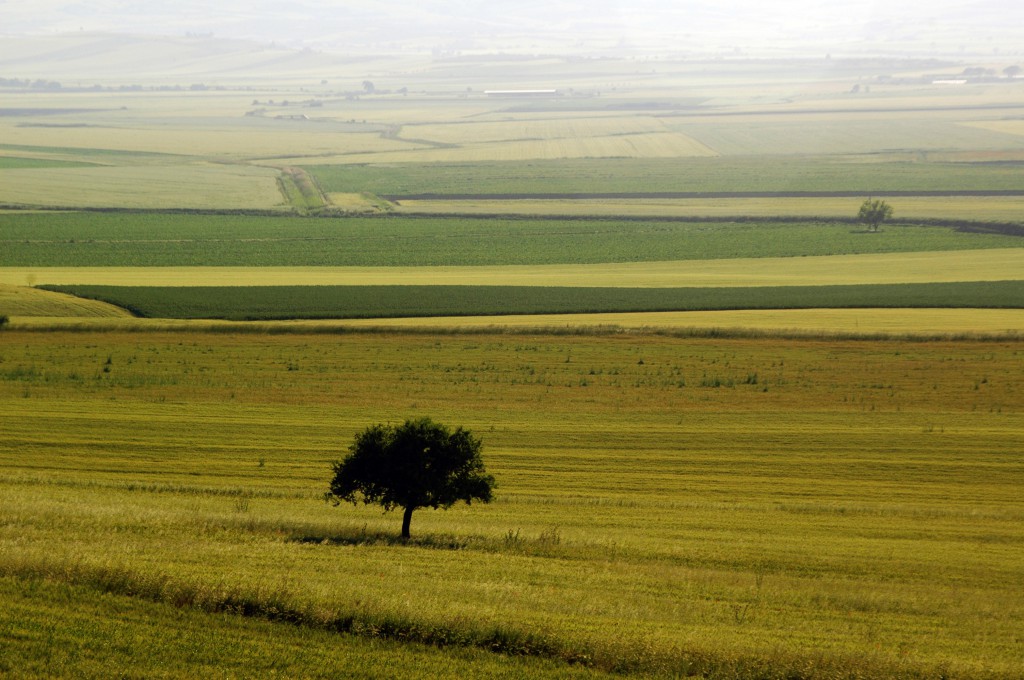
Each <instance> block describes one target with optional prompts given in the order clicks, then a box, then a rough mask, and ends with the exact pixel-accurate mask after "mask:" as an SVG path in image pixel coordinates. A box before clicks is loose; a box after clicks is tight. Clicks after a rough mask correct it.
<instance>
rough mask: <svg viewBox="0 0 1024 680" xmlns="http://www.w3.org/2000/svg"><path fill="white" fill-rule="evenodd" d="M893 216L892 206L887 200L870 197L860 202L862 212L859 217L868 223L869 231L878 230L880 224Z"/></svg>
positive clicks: (858, 214)
mask: <svg viewBox="0 0 1024 680" xmlns="http://www.w3.org/2000/svg"><path fill="white" fill-rule="evenodd" d="M890 217H892V206H891V205H889V204H888V203H886V202H885V201H879V200H875V201H872V200H871V199H870V198H868V199H865V201H864V202H863V203H861V204H860V212H859V213H857V219H859V220H860V221H861V222H863V223H864V224H866V225H868V231H878V225H880V224H881V223H882V222H885V221H886V220H887V219H889V218H890Z"/></svg>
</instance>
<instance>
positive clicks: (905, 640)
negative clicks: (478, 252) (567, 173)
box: [0, 330, 1024, 678]
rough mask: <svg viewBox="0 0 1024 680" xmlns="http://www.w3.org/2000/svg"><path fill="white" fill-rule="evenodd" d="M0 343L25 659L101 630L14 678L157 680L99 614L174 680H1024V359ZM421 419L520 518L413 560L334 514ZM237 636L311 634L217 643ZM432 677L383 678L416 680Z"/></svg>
mask: <svg viewBox="0 0 1024 680" xmlns="http://www.w3.org/2000/svg"><path fill="white" fill-rule="evenodd" d="M0 343H2V344H0V355H2V359H3V360H2V362H0V403H2V404H3V408H4V412H5V414H6V415H7V416H8V418H5V437H4V440H3V442H2V443H0V485H2V486H3V487H4V489H3V492H4V498H5V502H4V504H3V507H2V509H0V513H2V514H3V520H4V521H3V522H2V523H0V527H2V528H0V543H2V545H3V550H0V555H2V557H0V571H2V572H3V574H4V575H5V576H6V578H5V580H4V582H3V587H4V588H5V589H6V592H7V593H9V594H10V599H11V601H13V602H14V603H15V605H16V608H15V609H14V610H13V611H15V612H17V614H16V618H15V620H17V621H20V622H21V623H19V624H17V625H18V626H19V628H18V630H21V631H35V630H38V628H36V626H42V627H43V629H44V630H46V628H45V624H42V623H31V622H35V621H39V620H40V618H41V616H45V612H48V611H61V610H62V609H63V608H65V607H67V608H71V607H74V608H75V611H76V612H77V613H75V614H74V616H73V620H74V621H75V622H76V625H75V627H74V628H73V629H72V632H69V633H67V634H66V635H67V636H69V637H72V636H79V635H98V636H99V638H100V640H101V641H100V642H99V643H94V644H93V645H91V646H90V651H89V652H82V653H80V654H79V655H78V656H77V657H76V656H75V652H74V650H77V649H80V648H81V647H80V644H81V643H77V642H74V641H72V644H70V645H67V646H62V649H65V650H71V651H69V652H68V654H67V655H66V656H65V655H55V656H54V655H51V656H50V657H49V658H51V659H52V661H51V662H49V663H50V664H51V665H50V666H46V665H44V664H43V662H42V661H40V657H42V656H44V655H45V654H46V652H45V651H41V650H46V649H48V648H49V647H50V646H51V645H52V643H49V642H41V641H40V638H41V637H43V636H45V635H47V634H46V633H45V632H38V633H35V632H33V633H30V634H21V635H19V636H17V637H16V638H15V639H14V640H12V642H11V644H10V645H9V647H10V650H13V651H9V652H8V653H7V654H5V658H8V659H20V658H27V659H35V660H36V661H35V662H34V663H37V664H39V665H38V666H35V667H37V668H41V669H50V670H54V671H55V672H56V671H57V670H59V669H61V668H70V669H77V668H83V669H85V670H86V671H88V669H90V668H94V667H95V666H94V665H90V664H93V663H95V662H93V661H90V659H92V658H100V659H109V658H114V659H117V658H125V657H126V656H127V657H128V658H132V656H133V654H134V653H133V652H132V650H131V644H132V643H125V644H122V645H119V646H118V647H116V648H115V649H110V650H106V649H105V645H106V643H105V642H102V640H105V639H109V637H108V636H109V635H111V634H116V633H108V632H105V630H109V629H110V627H111V626H113V625H115V624H112V623H103V622H102V620H103V617H102V616H100V615H98V614H96V615H94V614H93V613H92V612H95V611H97V609H99V610H100V611H112V610H113V611H132V612H134V613H133V614H132V616H133V617H136V619H137V620H138V621H140V622H141V625H140V626H139V627H138V628H136V631H137V632H136V633H135V634H134V635H133V637H132V638H131V639H132V641H133V642H134V641H135V640H139V642H137V643H134V644H147V640H148V638H149V637H150V636H152V637H158V636H159V637H161V638H162V641H160V642H154V650H153V653H152V656H151V657H149V658H150V659H151V661H149V662H147V663H152V664H153V666H152V667H154V668H160V667H163V666H164V662H163V661H161V659H163V658H169V660H168V661H167V662H166V665H168V666H171V667H174V664H175V663H186V664H187V663H198V662H201V661H202V660H203V659H211V662H212V663H217V662H216V661H212V660H214V659H218V658H220V657H221V656H223V659H224V660H223V663H224V664H227V665H228V667H230V664H232V663H237V662H236V661H234V659H238V658H239V656H240V655H244V654H248V653H249V652H248V650H253V651H252V652H251V653H252V655H253V657H255V658H250V660H249V661H247V663H257V664H258V663H268V662H267V661H263V660H265V659H268V658H275V655H281V656H282V657H283V660H282V661H281V663H283V664H292V665H291V666H288V665H285V666H284V667H292V668H298V669H301V668H303V667H304V666H302V665H301V664H302V663H304V662H301V661H299V660H295V658H294V656H290V655H289V653H288V652H286V651H285V650H284V649H282V647H281V645H280V644H277V643H271V642H269V641H267V642H263V641H264V640H267V639H268V637H269V636H274V637H275V639H278V640H290V639H295V640H298V639H301V640H302V643H301V644H303V645H307V644H308V645H310V646H311V648H312V649H313V650H315V652H313V653H314V654H330V653H335V654H336V653H337V650H338V647H337V645H343V646H344V649H346V650H350V651H347V652H345V653H346V654H353V655H360V656H359V657H358V658H364V657H363V656H361V654H362V653H361V652H358V651H353V650H355V649H359V648H360V646H361V645H362V644H363V643H361V642H359V641H350V640H349V639H348V638H341V639H340V640H337V639H334V638H332V637H331V636H330V635H326V634H324V633H322V632H320V631H323V630H324V629H325V628H329V627H330V626H331V625H334V624H332V623H331V622H332V621H340V620H345V621H350V623H349V624H348V630H351V631H353V632H356V633H358V634H359V635H361V636H362V638H367V639H369V640H370V641H372V640H373V639H376V638H379V637H388V636H391V635H394V636H396V637H399V638H401V637H403V636H406V637H410V638H416V637H426V638H430V636H431V635H433V636H434V637H433V638H430V639H434V640H435V641H436V640H438V639H439V638H438V636H446V638H445V639H451V640H459V639H462V640H465V641H468V642H470V643H472V641H473V640H483V639H486V638H487V636H488V635H492V634H494V632H495V631H500V636H499V638H495V639H501V640H503V641H504V643H507V644H510V645H513V646H514V645H515V644H521V645H526V646H527V647H529V646H530V645H533V647H531V649H535V650H536V651H538V652H540V653H544V654H550V655H552V656H554V657H556V658H575V659H577V660H582V661H584V662H585V663H590V664H592V665H593V666H595V667H596V668H598V669H604V670H609V669H618V670H620V671H631V672H650V673H659V674H668V675H672V674H683V675H686V674H703V675H705V676H707V677H719V678H749V677H763V676H764V675H766V674H767V675H772V676H774V675H779V676H784V675H787V674H789V675H800V676H802V677H833V676H835V675H842V676H844V677H865V678H866V677H880V676H897V675H898V676H902V677H934V676H935V675H938V674H944V675H946V676H947V677H964V678H976V677H992V678H1013V677H1018V676H1019V675H1020V673H1021V670H1022V668H1021V665H1020V663H1021V662H1020V660H1021V658H1022V655H1021V651H1022V644H1024V642H1022V640H1021V638H1020V634H1019V631H1020V630H1021V624H1022V619H1024V601H1022V599H1021V594H1020V590H1019V588H1017V583H1019V582H1020V579H1021V577H1022V576H1024V573H1022V571H1024V562H1022V561H1021V557H1020V555H1021V551H1020V547H1021V543H1022V542H1024V533H1022V531H1021V527H1022V526H1024V524H1022V522H1021V520H1022V518H1024V504H1022V501H1021V498H1020V494H1019V493H1018V490H1019V487H1020V485H1021V483H1022V482H1024V468H1022V466H1021V462H1020V460H1019V456H1018V455H1017V454H1018V453H1019V452H1018V442H1019V432H1020V431H1021V427H1022V426H1024V422H1022V420H1021V418H1022V415H1021V406H1022V402H1021V393H1020V390H1019V385H1020V384H1021V379H1022V378H1024V375H1022V370H1024V369H1022V366H1024V364H1022V362H1021V361H1020V354H1021V351H1022V349H1021V347H1020V344H1019V342H1009V341H1002V342H981V343H979V342H928V343H921V342H894V341H876V342H864V341H838V340H833V341H819V340H802V341H796V340H790V341H782V340H776V341H772V342H764V341H761V340H741V339H736V340H726V339H721V338H717V339H695V338H690V339H678V338H670V337H661V336H655V335H644V334H640V335H636V334H632V335H622V334H616V335H610V336H602V335H582V336H552V335H529V334H523V335H514V334H513V335H482V336H480V335H476V336H458V335H449V334H423V333H417V334H413V335H402V334H385V335H381V334H365V333H356V334H352V333H350V334H345V335H341V336H339V335H260V334H257V335H254V334H251V333H245V334H232V333H217V334H210V333H188V332H171V333H163V334H161V333H147V334H144V335H140V334H137V333H118V332H106V333H96V334H93V333H85V334H82V333H70V334H69V333H60V332H20V331H12V330H5V331H3V332H2V334H0ZM419 413H429V414H431V415H433V416H434V417H437V418H439V419H442V420H447V421H450V422H459V423H461V424H463V425H466V426H467V427H470V428H472V429H474V431H477V432H478V433H479V434H480V435H481V436H482V437H483V439H484V445H485V460H486V461H487V464H488V467H489V469H490V471H491V472H493V473H494V474H495V476H496V477H497V479H498V483H499V485H500V486H499V494H498V498H497V500H496V502H495V503H493V504H491V505H485V506H473V507H472V508H466V507H459V508H455V509H453V510H451V511H449V512H447V513H445V512H429V511H420V512H418V513H417V514H416V515H415V516H414V519H413V537H414V539H413V541H412V542H411V543H410V544H408V545H402V544H400V543H397V542H396V541H394V540H393V538H392V537H393V536H395V535H396V534H397V519H396V518H395V517H393V516H383V515H381V513H380V512H379V510H378V509H375V508H363V507H358V508H353V507H339V508H332V507H330V506H329V505H327V504H325V503H324V502H323V501H322V500H320V494H321V493H322V491H323V488H324V486H325V484H326V480H327V477H328V474H329V462H330V461H331V460H334V459H335V458H336V457H337V456H339V455H340V452H341V451H342V450H343V449H344V447H345V445H346V443H347V441H348V440H349V439H350V438H351V436H352V434H353V433H354V432H355V431H356V430H358V429H359V428H361V427H363V426H365V425H366V424H368V423H370V422H378V421H382V420H383V421H391V422H394V421H395V420H400V419H402V418H404V417H407V416H409V415H415V414H419ZM12 578H13V579H14V580H13V581H12V580H11V579H12ZM39 579H43V580H42V581H40V580H39ZM104 592H109V593H112V594H117V595H119V596H121V597H109V596H105V595H102V593H104ZM131 594H135V598H133V599H132V598H130V599H128V600H125V599H124V598H123V596H125V595H129V596H130V595H131ZM140 598H141V599H140ZM150 600H155V601H156V603H157V604H149V603H148V601H150ZM232 602H234V603H235V604H234V605H232V604H231V603H232ZM175 604H178V605H184V606H186V609H185V610H184V611H182V612H180V613H174V612H173V611H172V609H170V608H169V607H173V606H174V605H175ZM243 605H244V607H243ZM231 607H235V608H236V609H235V610H234V611H247V612H249V614H250V615H251V616H253V617H255V618H256V619H260V618H270V619H273V618H274V617H275V614H274V613H273V612H275V611H276V612H279V615H280V616H283V617H286V618H292V619H293V620H298V621H300V625H299V626H298V627H296V626H294V625H292V624H285V623H276V624H275V623H261V622H260V621H259V620H256V621H253V622H251V623H248V622H246V621H243V620H240V619H239V618H232V617H228V618H224V617H223V615H204V616H215V618H214V619H212V620H211V621H210V623H205V621H206V619H202V620H200V615H199V614H197V613H195V612H194V609H193V608H200V609H208V610H217V609H218V608H220V609H228V610H231ZM54 608H56V609H54ZM40 610H41V611H42V612H44V614H40V613H39V612H40ZM5 611H12V610H5ZM235 616H236V617H237V614H236V615H235ZM136 619H133V620H136ZM0 620H5V621H10V617H7V618H4V617H2V616H0ZM79 621H80V622H81V623H77V622H79ZM192 621H196V622H197V623H194V624H193V623H191V622H192ZM7 625H10V624H7ZM79 626H81V628H79ZM194 626H202V628H203V630H204V632H203V633H202V635H197V634H195V633H184V632H183V633H182V634H177V633H175V632H174V631H176V630H182V629H183V628H184V629H185V630H189V631H190V630H193V629H194V628H193V627H194ZM278 627H283V628H284V630H283V631H282V632H281V634H282V635H284V636H285V637H284V638H279V637H277V633H274V632H272V631H275V630H276V629H277V628H278ZM49 630H53V629H52V628H49ZM79 630H82V631H84V632H82V633H79V632H78V631H79ZM151 631H152V632H151ZM161 631H163V634H162V635H161ZM403 631H404V632H403ZM527 633H530V634H532V635H534V636H539V637H532V638H530V637H524V636H526V634H527ZM225 638H228V639H229V640H231V641H232V642H230V643H229V644H230V645H232V646H233V647H234V648H235V649H236V650H237V651H235V652H229V651H227V650H225V649H224V645H225V644H226V643H225ZM47 639H52V634H51V637H50V638H47ZM79 639H80V638H79ZM236 640H237V641H239V642H235V641H236ZM517 641H518V642H517ZM474 644H475V643H474ZM377 649H383V648H377ZM414 649H415V648H411V649H410V648H405V647H403V648H400V649H397V650H395V654H397V655H398V656H396V657H392V656H391V654H392V652H390V651H388V649H383V651H381V652H380V654H381V655H383V656H384V657H385V658H395V663H400V664H401V663H417V662H416V661H412V660H409V659H408V657H406V656H404V655H406V654H413V655H414V657H417V656H418V655H419V654H420V653H419V652H416V651H414ZM184 650H188V652H187V654H185V655H183V654H182V652H183V651H184ZM329 650H335V651H334V652H330V651H329ZM11 654H14V655H15V656H11ZM424 654H425V659H424V660H423V661H422V662H421V663H424V664H430V663H441V661H439V660H438V659H437V657H436V656H435V655H434V654H432V653H431V654H427V653H424ZM175 658H183V659H185V661H177V662H175V661H173V659H175ZM289 658H291V659H292V660H291V661H288V659H289ZM469 660H470V662H471V663H476V661H475V657H469ZM372 663H373V662H372V661H370V660H367V661H366V664H367V666H366V668H367V669H370V670H367V671H366V672H367V673H372ZM445 663H452V662H451V661H445ZM485 663H487V662H485ZM501 663H504V662H501ZM60 664H67V665H60ZM19 667H28V668H31V667H32V666H21V665H20V664H19ZM426 667H429V666H426ZM448 667H449V668H451V667H452V666H448ZM186 668H188V667H187V666H186ZM484 668H485V669H486V668H487V666H484ZM72 672H74V671H72ZM514 672H515V671H514ZM525 672H526V673H530V672H532V671H530V670H527V671H525Z"/></svg>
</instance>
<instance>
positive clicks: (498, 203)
mask: <svg viewBox="0 0 1024 680" xmlns="http://www.w3.org/2000/svg"><path fill="white" fill-rule="evenodd" d="M865 195H866V194H865ZM334 196H335V194H331V197H332V200H333V197H334ZM338 196H339V201H340V200H343V198H342V196H343V195H341V194H338ZM862 202H863V198H848V197H825V198H791V197H782V198H636V199H622V198H616V199H604V198H585V199H564V198H560V199H557V200H556V199H514V200H511V199H510V200H490V199H466V200H461V199H460V200H457V201H454V200H447V201H446V200H444V199H439V200H434V199H430V200H402V201H400V202H399V203H398V204H396V206H395V209H396V211H398V212H408V213H432V214H446V213H447V214H450V213H459V214H463V213H476V214H482V215H491V214H509V215H512V214H515V215H633V216H651V217H730V216H735V215H744V216H753V217H761V216H763V217H779V216H785V217H790V216H796V217H847V218H848V217H853V216H855V215H856V214H857V210H858V209H859V208H860V204H861V203H862ZM887 202H888V203H889V204H890V205H892V206H893V209H894V210H895V213H894V219H896V220H900V219H905V218H925V219H964V220H971V221H986V220H989V221H1012V222H1021V221H1024V196H950V197H941V196H900V197H895V198H891V199H887ZM882 229H883V230H884V229H885V226H883V227H882Z"/></svg>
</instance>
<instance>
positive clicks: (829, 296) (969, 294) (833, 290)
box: [48, 281, 1024, 320]
mask: <svg viewBox="0 0 1024 680" xmlns="http://www.w3.org/2000/svg"><path fill="white" fill-rule="evenodd" d="M48 289H50V290H57V291H59V292H64V293H71V294H73V295H78V296H81V297H86V298H91V299H96V300H102V301H104V302H108V303H110V304H114V305H117V306H119V307H123V308H125V309H128V310H130V311H131V312H132V313H133V314H135V315H137V316H143V317H157V318H178V319H237V320H264V319H303V318H308V319H320V318H377V317H402V316H464V315H470V316H485V315H502V314H573V313H594V312H598V313H600V312H605V313H607V312H655V311H690V310H716V309H808V308H837V307H838V308H842V307H861V308H871V307H900V308H904V307H954V308H955V307H995V308H1003V307H1006V308H1020V307H1021V306H1022V305H1024V281H989V282H964V283H921V284H893V285H860V286H784V287H775V286H762V287H757V288H607V287H604V288H585V287H573V288H550V287H544V286H523V287H516V286H281V287H267V286H261V287H252V288H245V287H238V286H235V287H225V288H212V287H206V286H189V287H182V288H166V287H156V286H151V287H145V288H127V287H103V286H59V287H56V286H51V287H48Z"/></svg>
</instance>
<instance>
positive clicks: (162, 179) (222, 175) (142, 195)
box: [0, 162, 282, 231]
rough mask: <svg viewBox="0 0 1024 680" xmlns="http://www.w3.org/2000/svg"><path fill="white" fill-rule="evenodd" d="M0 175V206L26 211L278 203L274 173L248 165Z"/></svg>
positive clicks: (239, 206)
mask: <svg viewBox="0 0 1024 680" xmlns="http://www.w3.org/2000/svg"><path fill="white" fill-rule="evenodd" d="M0 172H4V177H3V182H2V183H0V203H4V204H9V205H18V206H25V207H32V206H55V207H63V208H106V207H109V206H119V207H122V208H149V209H161V208H193V209H196V208H220V209H264V210H272V209H280V208H281V204H282V196H281V193H280V191H279V190H278V186H277V181H276V174H277V173H276V172H274V171H273V170H271V169H269V168H256V167H252V166H239V165H214V164H207V163H202V162H200V163H182V164H179V165H171V164H149V165H133V164H126V165H118V166H106V167H91V168H79V167H71V168H28V169H18V170H0ZM5 231H6V226H5Z"/></svg>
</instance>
